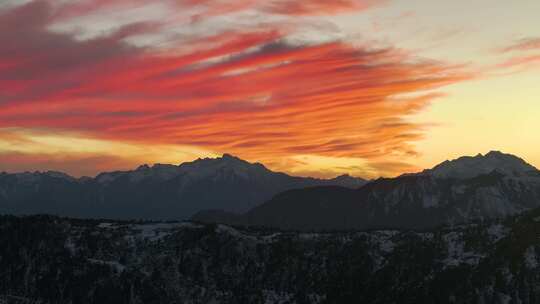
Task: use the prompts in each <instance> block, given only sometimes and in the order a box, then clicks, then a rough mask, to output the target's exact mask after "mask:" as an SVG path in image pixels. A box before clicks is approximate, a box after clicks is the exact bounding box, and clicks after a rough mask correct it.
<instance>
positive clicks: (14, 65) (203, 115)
mask: <svg viewBox="0 0 540 304" xmlns="http://www.w3.org/2000/svg"><path fill="white" fill-rule="evenodd" d="M427 2H428V1H420V0H417V1H412V2H408V1H384V0H372V1H367V0H366V1H360V0H340V1H323V0H306V1H289V0H279V1H258V0H234V1H207V0H166V1H159V2H148V1H141V0H107V1H97V0H75V1H59V0H36V1H13V0H7V1H3V2H2V3H1V4H0V41H2V43H1V44H0V157H1V159H2V161H0V171H2V170H6V171H10V172H16V171H25V170H34V169H39V170H60V171H66V172H68V173H70V174H73V175H75V176H81V175H94V174H96V173H97V172H101V171H111V170H118V169H130V168H133V167H136V166H137V165H139V164H143V163H150V164H151V163H175V164H177V163H181V162H184V161H189V160H193V159H196V158H198V157H215V156H219V155H221V154H223V153H231V154H234V155H237V156H239V157H241V158H243V159H246V160H249V161H253V162H261V163H264V164H265V165H267V166H268V167H269V168H271V169H273V170H278V171H285V172H288V173H292V174H297V175H311V176H325V177H332V176H336V175H339V174H343V173H349V174H351V175H356V176H363V177H368V178H373V177H378V176H394V175H398V174H401V173H404V172H410V171H418V170H420V169H421V168H424V167H430V166H432V165H434V164H436V163H438V162H440V161H443V160H445V159H449V158H454V157H456V156H459V155H464V154H469V155H470V154H477V153H479V152H482V153H484V152H487V151H489V150H494V149H496V150H504V151H506V152H509V153H515V154H518V155H521V156H523V157H525V158H526V159H527V160H528V161H529V162H530V163H532V164H534V165H536V166H540V144H539V143H540V141H539V139H540V138H539V135H538V129H539V128H538V126H539V122H538V117H540V85H538V84H539V83H540V76H539V75H540V38H539V37H540V21H539V20H540V19H538V17H537V16H536V14H535V13H532V12H538V11H540V2H538V1H533V0H531V1H527V0H524V1H517V2H515V3H502V2H501V3H499V4H497V5H500V6H501V7H497V8H492V9H488V10H487V11H483V12H482V13H481V14H482V16H478V18H480V19H481V20H482V21H481V22H476V23H475V19H474V17H475V16H474V15H471V16H469V14H472V13H467V14H464V15H461V14H460V13H458V12H457V10H458V6H454V5H450V4H448V6H449V7H448V8H438V9H446V13H448V14H449V15H451V17H445V18H441V19H440V20H437V22H435V23H432V22H431V19H432V18H433V17H434V16H433V15H437V14H440V12H438V11H437V10H436V9H435V8H433V7H431V8H430V7H429V4H426V5H424V4H425V3H427ZM457 2H459V3H461V7H464V6H467V5H468V2H466V1H457ZM480 3H482V4H484V5H485V6H487V7H489V6H493V5H494V4H493V2H491V1H487V0H482V1H477V2H475V4H474V6H475V7H476V6H479V5H480ZM502 6H506V8H505V7H502ZM508 11H511V12H514V11H516V12H519V14H520V15H519V16H520V21H519V22H515V23H513V24H512V25H511V26H508V27H502V26H501V25H495V26H493V27H492V28H490V24H488V23H487V21H486V20H485V19H490V20H491V21H492V22H496V21H495V20H498V18H499V17H500V16H502V15H503V14H506V13H508ZM453 13H455V14H453ZM478 13H479V14H480V12H479V11H478ZM430 14H431V15H430ZM412 33H417V34H416V35H413V34H412ZM486 33H487V34H486ZM480 36H481V37H483V38H482V39H477V37H480ZM405 37H409V38H407V39H405ZM410 37H414V38H410Z"/></svg>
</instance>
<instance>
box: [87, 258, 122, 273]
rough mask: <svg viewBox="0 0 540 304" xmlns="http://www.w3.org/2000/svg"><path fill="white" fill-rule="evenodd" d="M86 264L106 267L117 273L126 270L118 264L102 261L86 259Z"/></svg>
mask: <svg viewBox="0 0 540 304" xmlns="http://www.w3.org/2000/svg"><path fill="white" fill-rule="evenodd" d="M87 260H88V262H90V263H92V264H97V265H107V266H109V267H111V268H113V269H115V270H116V271H117V272H123V271H124V270H125V269H126V266H124V265H122V264H120V263H119V262H117V261H103V260H97V259H87Z"/></svg>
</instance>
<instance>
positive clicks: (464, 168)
mask: <svg viewBox="0 0 540 304" xmlns="http://www.w3.org/2000/svg"><path fill="white" fill-rule="evenodd" d="M493 171H497V172H500V173H503V174H505V175H509V176H515V177H519V176H527V175H528V174H529V173H531V172H535V171H538V170H537V169H536V168H535V167H533V166H531V165H529V164H528V163H526V162H525V161H524V160H523V159H521V158H519V157H517V156H514V155H511V154H504V153H502V152H499V151H491V152H489V153H487V154H486V155H482V154H478V155H477V156H474V157H471V156H464V157H461V158H458V159H456V160H453V161H445V162H443V163H442V164H439V165H437V166H435V167H434V168H433V169H430V170H425V171H424V172H423V173H424V174H429V175H432V176H436V177H443V178H472V177H475V176H478V175H481V174H489V173H491V172H493Z"/></svg>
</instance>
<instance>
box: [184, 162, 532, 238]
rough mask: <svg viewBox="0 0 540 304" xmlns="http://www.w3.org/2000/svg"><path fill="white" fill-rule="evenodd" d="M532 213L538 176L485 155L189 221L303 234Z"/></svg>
mask: <svg viewBox="0 0 540 304" xmlns="http://www.w3.org/2000/svg"><path fill="white" fill-rule="evenodd" d="M536 207H540V171H538V170H537V169H536V168H535V167H533V166H531V165H529V164H527V163H526V162H525V161H524V160H522V159H520V158H518V157H516V156H513V155H509V154H504V153H501V152H490V153H488V154H486V155H481V154H479V155H477V156H474V157H461V158H459V159H457V160H453V161H446V162H444V163H442V164H440V165H438V166H436V167H434V168H433V169H430V170H425V171H423V172H421V173H417V174H406V175H403V176H399V177H397V178H386V179H384V178H381V179H378V180H375V181H372V182H370V183H368V184H366V185H365V186H363V187H360V188H358V189H349V188H344V187H336V186H327V187H313V188H306V189H295V190H290V191H286V192H283V193H280V194H278V195H276V196H275V197H274V198H272V199H271V200H269V201H268V202H266V203H264V204H262V205H260V206H257V207H255V208H253V209H251V210H249V211H248V212H246V213H244V214H242V215H234V214H230V213H227V212H218V211H213V212H201V213H199V214H197V215H195V216H194V217H193V218H192V219H193V220H197V221H201V222H219V223H228V224H235V225H254V226H267V227H276V228H282V229H296V230H306V231H309V230H332V229H378V228H380V227H392V228H407V229H424V228H430V227H436V226H439V225H445V224H459V223H468V222H470V221H474V220H479V219H497V218H505V217H508V216H513V215H517V214H520V213H522V212H525V211H527V210H530V209H533V208H536Z"/></svg>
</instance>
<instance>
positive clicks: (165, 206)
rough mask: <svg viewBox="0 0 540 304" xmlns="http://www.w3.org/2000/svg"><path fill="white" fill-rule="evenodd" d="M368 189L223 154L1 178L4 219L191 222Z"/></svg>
mask: <svg viewBox="0 0 540 304" xmlns="http://www.w3.org/2000/svg"><path fill="white" fill-rule="evenodd" d="M365 182H366V181H365V180H363V179H360V178H352V177H337V178H335V179H328V180H324V179H315V178H303V177H295V176H290V175H287V174H285V173H280V172H274V171H271V170H269V169H267V168H266V167H265V166H264V165H262V164H260V163H254V164H252V163H249V162H247V161H244V160H241V159H240V158H237V157H235V156H232V155H230V154H224V155H223V156H222V157H220V158H204V159H198V160H195V161H193V162H186V163H182V164H180V165H167V164H154V165H152V166H149V165H141V166H139V167H138V168H136V169H135V170H130V171H113V172H104V173H101V174H98V175H96V177H94V178H90V177H82V178H78V179H77V178H74V177H71V176H69V175H67V174H64V173H61V172H55V171H46V172H39V171H38V172H34V173H31V172H25V173H13V174H12V173H1V174H0V213H13V214H36V213H50V214H55V215H63V216H74V217H91V218H95V217H105V218H117V219H138V218H142V219H185V218H188V217H190V216H192V215H193V214H195V213H197V212H199V211H202V210H206V209H215V208H218V209H224V210H227V211H230V212H238V213H241V212H244V211H247V210H249V209H251V208H253V207H254V206H257V205H258V204H260V203H263V202H264V201H267V200H269V199H270V198H271V197H272V196H274V195H275V194H277V193H280V192H282V191H286V190H289V189H294V188H303V187H309V186H316V185H333V184H337V185H343V186H347V187H352V188H356V187H359V186H361V185H363V184H364V183H365Z"/></svg>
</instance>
